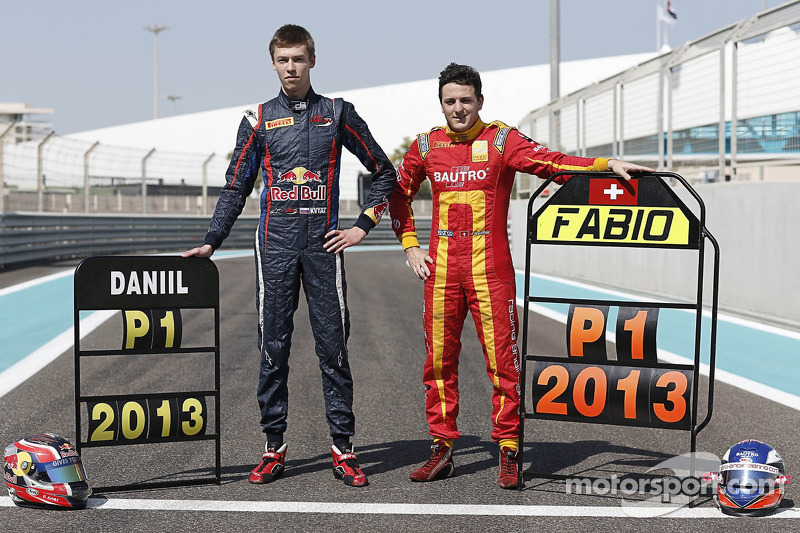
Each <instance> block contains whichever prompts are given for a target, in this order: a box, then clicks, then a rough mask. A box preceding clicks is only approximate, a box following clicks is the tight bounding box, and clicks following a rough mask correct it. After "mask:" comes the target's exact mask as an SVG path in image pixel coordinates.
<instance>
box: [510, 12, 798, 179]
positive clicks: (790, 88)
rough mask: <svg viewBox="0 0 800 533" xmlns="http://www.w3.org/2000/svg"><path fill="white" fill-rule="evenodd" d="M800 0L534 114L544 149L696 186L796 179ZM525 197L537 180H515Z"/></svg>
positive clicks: (534, 130) (531, 121) (530, 118)
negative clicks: (620, 162)
mask: <svg viewBox="0 0 800 533" xmlns="http://www.w3.org/2000/svg"><path fill="white" fill-rule="evenodd" d="M798 72H800V2H796V1H795V2H788V3H786V4H783V5H782V6H779V7H776V8H774V9H771V10H767V11H764V12H762V13H759V14H757V15H755V16H754V17H752V18H751V19H748V20H743V21H741V22H739V23H737V24H732V25H729V26H726V27H724V28H721V29H719V30H718V31H716V32H714V33H712V34H710V35H707V36H705V37H703V38H701V39H698V40H696V41H692V42H689V43H686V44H685V45H683V46H681V47H680V48H678V49H675V50H672V51H669V52H667V53H664V54H661V55H659V56H657V57H654V58H652V59H649V60H648V61H645V62H643V63H641V64H639V65H636V66H634V67H632V68H630V69H627V70H625V71H624V72H621V73H620V74H617V75H614V76H611V77H609V78H606V79H604V80H601V81H599V82H597V83H593V84H591V85H588V86H586V87H583V88H581V89H580V90H578V91H574V92H572V93H570V94H568V95H567V96H564V97H562V98H560V99H558V100H556V101H554V102H550V103H548V104H546V105H544V106H541V107H539V108H537V109H535V110H534V111H531V112H530V113H529V114H528V115H527V116H526V117H525V118H523V119H522V121H521V122H520V125H519V126H520V129H521V130H522V131H524V132H525V133H526V134H528V135H529V136H531V137H532V138H534V139H537V140H540V141H542V142H544V143H545V144H547V145H548V146H549V147H551V148H553V149H557V150H561V151H565V152H568V153H578V154H581V155H588V156H592V155H595V156H600V155H605V154H612V155H613V156H614V157H617V158H625V159H628V160H634V161H637V162H641V163H646V164H650V165H652V166H655V167H657V168H658V169H662V170H663V169H669V170H672V171H676V172H679V173H681V174H682V175H684V176H686V177H689V178H690V179H692V180H693V181H695V182H716V181H731V180H733V181H759V180H772V181H776V180H780V181H785V180H794V179H797V178H796V176H797V171H798V170H799V169H800V168H799V167H798V166H797V165H798V164H800V76H798ZM520 181H521V182H522V186H520V184H518V190H520V191H521V192H522V193H523V194H524V191H526V190H527V191H530V190H531V188H534V189H535V187H536V184H537V181H536V180H530V181H527V179H526V178H521V180H520Z"/></svg>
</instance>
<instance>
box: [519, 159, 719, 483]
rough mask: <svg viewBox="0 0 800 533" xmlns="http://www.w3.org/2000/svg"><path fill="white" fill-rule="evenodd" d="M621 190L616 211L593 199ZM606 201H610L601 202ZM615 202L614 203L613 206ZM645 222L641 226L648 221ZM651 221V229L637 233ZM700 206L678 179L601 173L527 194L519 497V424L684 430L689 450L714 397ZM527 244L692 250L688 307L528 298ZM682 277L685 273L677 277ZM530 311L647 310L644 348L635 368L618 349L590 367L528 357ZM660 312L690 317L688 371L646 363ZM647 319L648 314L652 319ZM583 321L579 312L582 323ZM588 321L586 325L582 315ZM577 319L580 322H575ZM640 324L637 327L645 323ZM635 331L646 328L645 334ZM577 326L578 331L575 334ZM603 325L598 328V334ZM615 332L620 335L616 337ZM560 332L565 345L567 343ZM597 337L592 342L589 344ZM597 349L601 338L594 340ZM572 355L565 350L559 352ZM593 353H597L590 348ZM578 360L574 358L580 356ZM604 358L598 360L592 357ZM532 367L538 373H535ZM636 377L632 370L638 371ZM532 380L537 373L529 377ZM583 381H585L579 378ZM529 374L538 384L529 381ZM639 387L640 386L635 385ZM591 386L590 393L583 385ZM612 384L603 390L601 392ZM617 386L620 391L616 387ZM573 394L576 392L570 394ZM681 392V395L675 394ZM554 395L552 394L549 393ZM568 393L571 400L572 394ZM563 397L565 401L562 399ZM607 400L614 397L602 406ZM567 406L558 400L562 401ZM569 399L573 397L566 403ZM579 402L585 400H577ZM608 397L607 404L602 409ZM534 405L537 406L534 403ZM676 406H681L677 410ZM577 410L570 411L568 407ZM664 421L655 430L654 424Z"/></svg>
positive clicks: (714, 305) (715, 286)
mask: <svg viewBox="0 0 800 533" xmlns="http://www.w3.org/2000/svg"><path fill="white" fill-rule="evenodd" d="M565 175H566V176H571V178H570V179H569V180H568V181H567V182H566V183H565V184H564V185H563V186H562V187H561V188H560V189H558V190H557V191H556V192H555V194H553V195H552V196H551V197H550V198H549V199H548V201H547V202H545V203H544V205H542V206H541V207H539V209H538V210H534V202H535V201H536V199H537V198H539V196H540V195H542V194H543V193H544V192H545V191H546V190H547V189H548V186H549V185H550V184H551V183H553V182H554V180H555V179H556V178H558V177H559V176H565ZM592 180H602V181H603V183H604V184H608V183H611V187H609V188H608V189H599V188H598V187H595V186H594V185H597V184H598V183H599V181H598V182H595V183H594V185H593V183H592ZM666 180H669V181H670V182H671V183H672V184H675V185H680V186H681V187H683V188H684V189H685V190H686V191H687V192H688V193H689V194H690V195H691V196H692V197H693V198H694V200H695V201H696V203H697V209H696V210H697V211H699V216H697V215H695V214H694V212H693V211H692V210H690V209H689V208H688V207H687V206H686V205H685V204H684V203H683V201H682V200H681V199H680V197H679V196H678V195H677V194H676V193H675V191H673V190H672V187H671V186H670V184H668V183H667V181H666ZM624 191H628V193H630V194H629V196H628V198H631V200H630V201H629V202H627V203H626V202H624V201H623V202H620V204H619V205H618V204H616V203H615V202H614V201H613V200H605V199H603V198H598V195H597V194H596V193H597V192H605V193H611V192H613V193H614V194H615V195H622V194H624ZM609 198H611V196H610V195H609ZM614 199H616V197H615V198H614ZM648 217H649V218H648ZM650 220H653V221H655V222H653V224H652V226H653V227H652V228H650V229H649V230H648V229H646V228H645V226H646V224H647V223H648V222H649V221H650ZM705 220H706V208H705V204H704V203H703V200H702V199H701V198H700V196H699V195H698V194H697V192H696V191H695V190H694V189H693V188H692V187H691V186H690V185H689V183H688V182H687V181H686V180H685V179H684V178H683V177H682V176H680V175H679V174H676V173H672V172H656V173H647V174H634V175H633V178H632V180H631V181H630V182H626V181H624V180H623V179H622V178H619V177H618V176H616V175H615V174H614V173H611V172H575V171H570V172H559V173H557V174H554V175H553V176H551V177H550V178H549V179H547V180H546V181H545V182H544V183H542V185H541V186H540V187H539V188H538V189H537V190H536V191H535V193H533V194H532V195H531V198H530V200H529V202H528V211H527V231H526V246H525V283H524V285H525V286H524V292H523V295H524V304H523V305H524V307H523V318H522V346H521V351H522V361H521V369H520V370H521V379H520V397H521V400H520V401H521V409H520V437H519V438H520V442H519V453H518V454H517V466H518V471H519V477H520V479H519V490H522V488H523V482H524V478H525V474H524V473H523V464H524V463H523V450H524V440H525V420H526V419H534V418H539V419H547V420H562V421H571V422H589V423H601V424H611V425H628V426H639V427H659V428H668V429H676V430H688V431H689V432H690V435H691V436H690V451H691V452H694V451H695V450H696V447H697V434H698V433H699V432H700V431H701V430H702V429H703V428H704V427H705V426H706V425H708V423H709V422H710V420H711V415H712V412H713V396H714V372H715V363H716V336H717V313H718V293H719V254H720V252H719V245H718V243H717V241H716V239H715V238H714V237H713V235H711V233H710V232H709V231H708V229H707V228H706V227H705ZM706 241H708V242H709V243H710V244H711V245H712V247H713V266H712V268H713V275H712V279H713V281H712V287H711V290H712V294H711V321H710V342H709V347H708V356H709V370H708V391H707V392H708V398H707V408H706V414H705V417H704V418H703V420H702V421H700V422H699V423H698V399H699V398H698V393H699V382H700V365H701V338H702V331H703V320H702V319H703V292H704V279H705V278H704V269H705V254H704V252H705V245H706ZM535 245H548V246H554V245H556V246H557V245H570V246H612V247H614V246H619V247H637V248H660V249H682V250H693V251H696V253H697V271H696V276H697V293H696V297H695V299H694V301H690V302H678V301H638V302H632V301H628V300H614V299H602V300H601V299H575V298H556V297H545V296H536V295H535V294H533V291H534V287H532V281H531V269H532V262H533V255H534V254H533V253H532V249H533V247H534V246H535ZM684 274H685V273H684ZM532 303H560V304H569V305H570V306H571V307H570V320H572V318H573V317H572V314H573V311H574V310H575V308H576V306H583V308H584V309H589V310H590V311H593V312H594V313H595V314H596V316H598V317H601V320H602V317H603V316H604V315H605V316H606V318H607V314H608V308H609V307H619V308H620V309H623V308H626V309H627V310H629V311H630V310H633V313H627V311H626V313H627V314H626V315H625V316H634V315H635V314H636V312H637V311H641V312H643V313H647V312H648V311H649V312H651V314H652V315H654V316H653V317H648V316H644V317H643V318H642V320H641V321H640V324H641V325H642V328H645V327H646V328H648V329H649V331H647V332H644V331H643V332H642V337H649V342H646V343H643V344H647V347H646V348H645V350H649V352H650V353H649V354H648V355H647V356H646V357H644V358H643V360H641V361H633V360H631V359H630V353H629V352H630V350H627V353H626V356H625V361H614V360H603V361H600V360H598V358H597V356H596V355H595V356H594V357H589V358H586V359H584V358H583V357H573V356H572V355H576V354H573V353H571V352H570V356H568V357H566V358H565V357H554V356H553V355H552V354H534V353H529V350H528V330H529V307H530V304H532ZM664 308H672V309H686V310H689V311H690V312H693V313H694V315H695V328H694V329H695V331H694V354H693V362H692V364H690V365H671V364H665V363H661V362H658V361H657V360H656V356H655V353H654V352H655V346H654V341H653V338H654V335H655V333H654V331H652V329H653V328H654V327H655V323H656V322H657V316H658V315H657V310H658V309H664ZM653 311H655V312H654V313H653ZM589 315H591V313H587V316H589ZM589 318H591V317H590V316H589ZM584 319H586V317H584ZM645 320H646V322H645ZM645 324H647V325H646V326H645ZM580 327H582V326H578V328H579V331H581V330H580ZM604 328H605V324H603V332H604ZM617 334H618V335H619V334H620V331H619V330H618V331H617ZM569 335H570V333H569V326H568V333H567V337H568V338H567V342H568V344H569ZM598 338H599V337H598ZM599 342H600V343H602V344H603V345H604V343H605V339H604V335H603V337H602V338H599ZM569 349H570V350H572V348H569ZM600 349H601V350H602V351H604V350H605V347H604V346H602V347H601V348H600ZM578 355H581V356H582V355H583V354H582V353H580V354H578ZM600 357H601V358H603V359H604V358H605V354H604V353H603V354H601V355H600ZM529 362H530V363H532V364H533V366H534V379H533V380H532V381H534V383H533V384H532V387H531V389H532V394H533V398H534V400H535V401H536V403H535V405H534V408H533V409H532V411H533V412H527V405H528V404H527V401H526V393H527V391H528V387H527V383H526V381H527V380H528V374H527V370H528V363H529ZM537 363H538V364H539V369H538V370H537V368H536V366H537ZM639 369H641V371H640V370H639ZM642 371H643V372H649V374H647V376H649V378H650V379H651V380H650V381H648V382H647V386H648V387H649V388H648V389H647V394H639V395H636V394H635V391H637V389H636V388H635V387H636V386H638V385H641V383H643V382H644V381H647V380H646V379H644V378H642V377H641V375H642ZM537 372H538V373H537ZM581 374H585V375H583V376H582V375H581ZM537 376H538V381H537ZM643 379H644V381H642V380H643ZM589 383H591V385H588V384H589ZM612 384H613V386H611V385H612ZM620 384H622V385H620ZM580 387H582V388H580ZM682 387H683V388H682ZM556 389H557V390H556ZM629 390H630V391H634V394H633V395H632V396H631V399H630V403H626V402H625V399H626V398H627V396H626V393H627V391H629ZM576 391H577V392H576ZM570 392H572V393H573V394H572V395H570V394H569V393H570ZM612 394H616V397H615V398H612ZM565 398H566V399H567V400H566V401H564V399H565ZM570 398H573V399H574V401H573V400H571V399H570ZM587 398H588V399H587ZM608 398H612V399H611V400H610V401H611V402H612V404H613V405H611V406H609V405H607V404H606V402H607V400H608ZM542 402H544V403H543V404H542ZM682 402H683V404H682ZM576 404H580V405H576ZM537 405H538V406H544V409H543V410H544V411H545V412H543V413H537V412H536V406H537ZM679 405H683V407H685V408H686V409H687V412H685V413H684V412H678V413H677V414H675V416H672V415H673V414H674V413H676V406H679ZM628 408H629V409H630V412H632V413H645V414H647V415H648V417H649V418H648V419H647V420H644V416H638V415H634V416H633V420H627V419H626V416H627V414H626V413H627V412H626V411H625V409H628ZM665 420H666V421H667V422H664V421H665ZM527 475H528V477H533V478H536V477H540V478H550V479H560V478H564V477H565V476H564V475H557V474H547V473H538V472H533V473H528V474H527Z"/></svg>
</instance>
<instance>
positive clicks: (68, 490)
mask: <svg viewBox="0 0 800 533" xmlns="http://www.w3.org/2000/svg"><path fill="white" fill-rule="evenodd" d="M3 477H4V478H5V481H6V486H7V487H8V495H9V497H10V498H11V500H12V501H13V502H14V503H15V504H16V505H19V506H23V507H26V506H35V507H62V508H66V509H83V508H84V507H86V500H87V499H88V498H89V496H90V495H91V494H92V488H91V487H90V486H89V483H88V482H87V481H86V473H85V472H84V470H83V465H82V464H81V458H80V456H79V455H78V452H77V450H75V447H74V446H73V445H72V444H70V442H69V441H68V440H67V439H64V438H62V437H59V436H57V435H53V434H52V433H40V434H38V435H33V436H30V437H26V438H24V439H21V440H19V441H17V442H15V443H14V444H9V445H8V446H6V450H5V457H4V465H3Z"/></svg>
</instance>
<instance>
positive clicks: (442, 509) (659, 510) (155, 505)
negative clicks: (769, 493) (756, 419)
mask: <svg viewBox="0 0 800 533" xmlns="http://www.w3.org/2000/svg"><path fill="white" fill-rule="evenodd" d="M13 505H14V504H13V502H12V501H11V499H10V498H8V497H6V496H3V497H0V507H12V506H13ZM87 508H88V509H97V510H116V511H186V512H197V511H205V512H234V513H235V512H239V513H298V514H335V515H339V514H349V515H357V514H371V515H415V516H421V515H438V516H495V517H496V516H552V517H565V518H576V517H595V518H636V519H639V518H655V517H662V516H663V517H664V518H680V519H704V518H717V519H718V518H729V517H728V516H726V515H724V514H722V512H720V511H719V510H718V509H717V508H716V507H698V508H694V509H691V508H686V507H684V508H680V509H677V510H675V511H673V512H671V513H669V514H666V515H665V514H663V513H664V507H661V506H657V505H654V506H652V507H645V508H642V507H636V508H630V507H611V506H605V507H595V506H575V505H471V504H422V503H344V502H265V501H244V502H243V501H220V500H216V501H215V500H150V499H124V498H111V499H105V498H90V499H89V504H88V505H87ZM768 518H800V509H794V508H790V509H781V510H779V511H777V512H775V513H773V514H772V515H770V516H769V517H768Z"/></svg>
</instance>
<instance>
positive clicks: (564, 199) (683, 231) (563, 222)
mask: <svg viewBox="0 0 800 533" xmlns="http://www.w3.org/2000/svg"><path fill="white" fill-rule="evenodd" d="M534 218H535V219H536V223H535V226H534V228H535V235H534V240H535V241H536V242H539V243H554V244H569V243H574V244H589V245H611V246H614V245H616V246H640V247H641V246H644V247H648V246H655V247H679V248H681V247H687V248H694V247H696V246H697V242H698V239H699V221H698V220H697V217H696V216H695V215H694V214H693V213H692V212H691V210H689V209H688V208H687V207H686V206H685V205H684V204H683V202H682V201H681V200H680V199H679V198H678V196H677V195H676V194H675V193H674V192H672V191H671V190H670V189H669V186H668V185H666V184H665V183H664V182H663V181H662V180H661V179H659V178H657V177H645V178H641V179H634V180H631V181H630V182H624V181H622V180H620V179H616V178H605V177H600V178H590V177H589V176H586V175H576V176H574V177H573V178H572V179H570V180H569V181H568V182H567V183H566V184H564V186H563V187H562V188H561V189H559V190H558V191H557V192H556V194H554V195H553V197H552V198H551V199H550V201H548V202H547V203H546V204H545V205H544V206H542V207H541V208H540V209H539V211H537V213H536V214H535V215H534Z"/></svg>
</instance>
